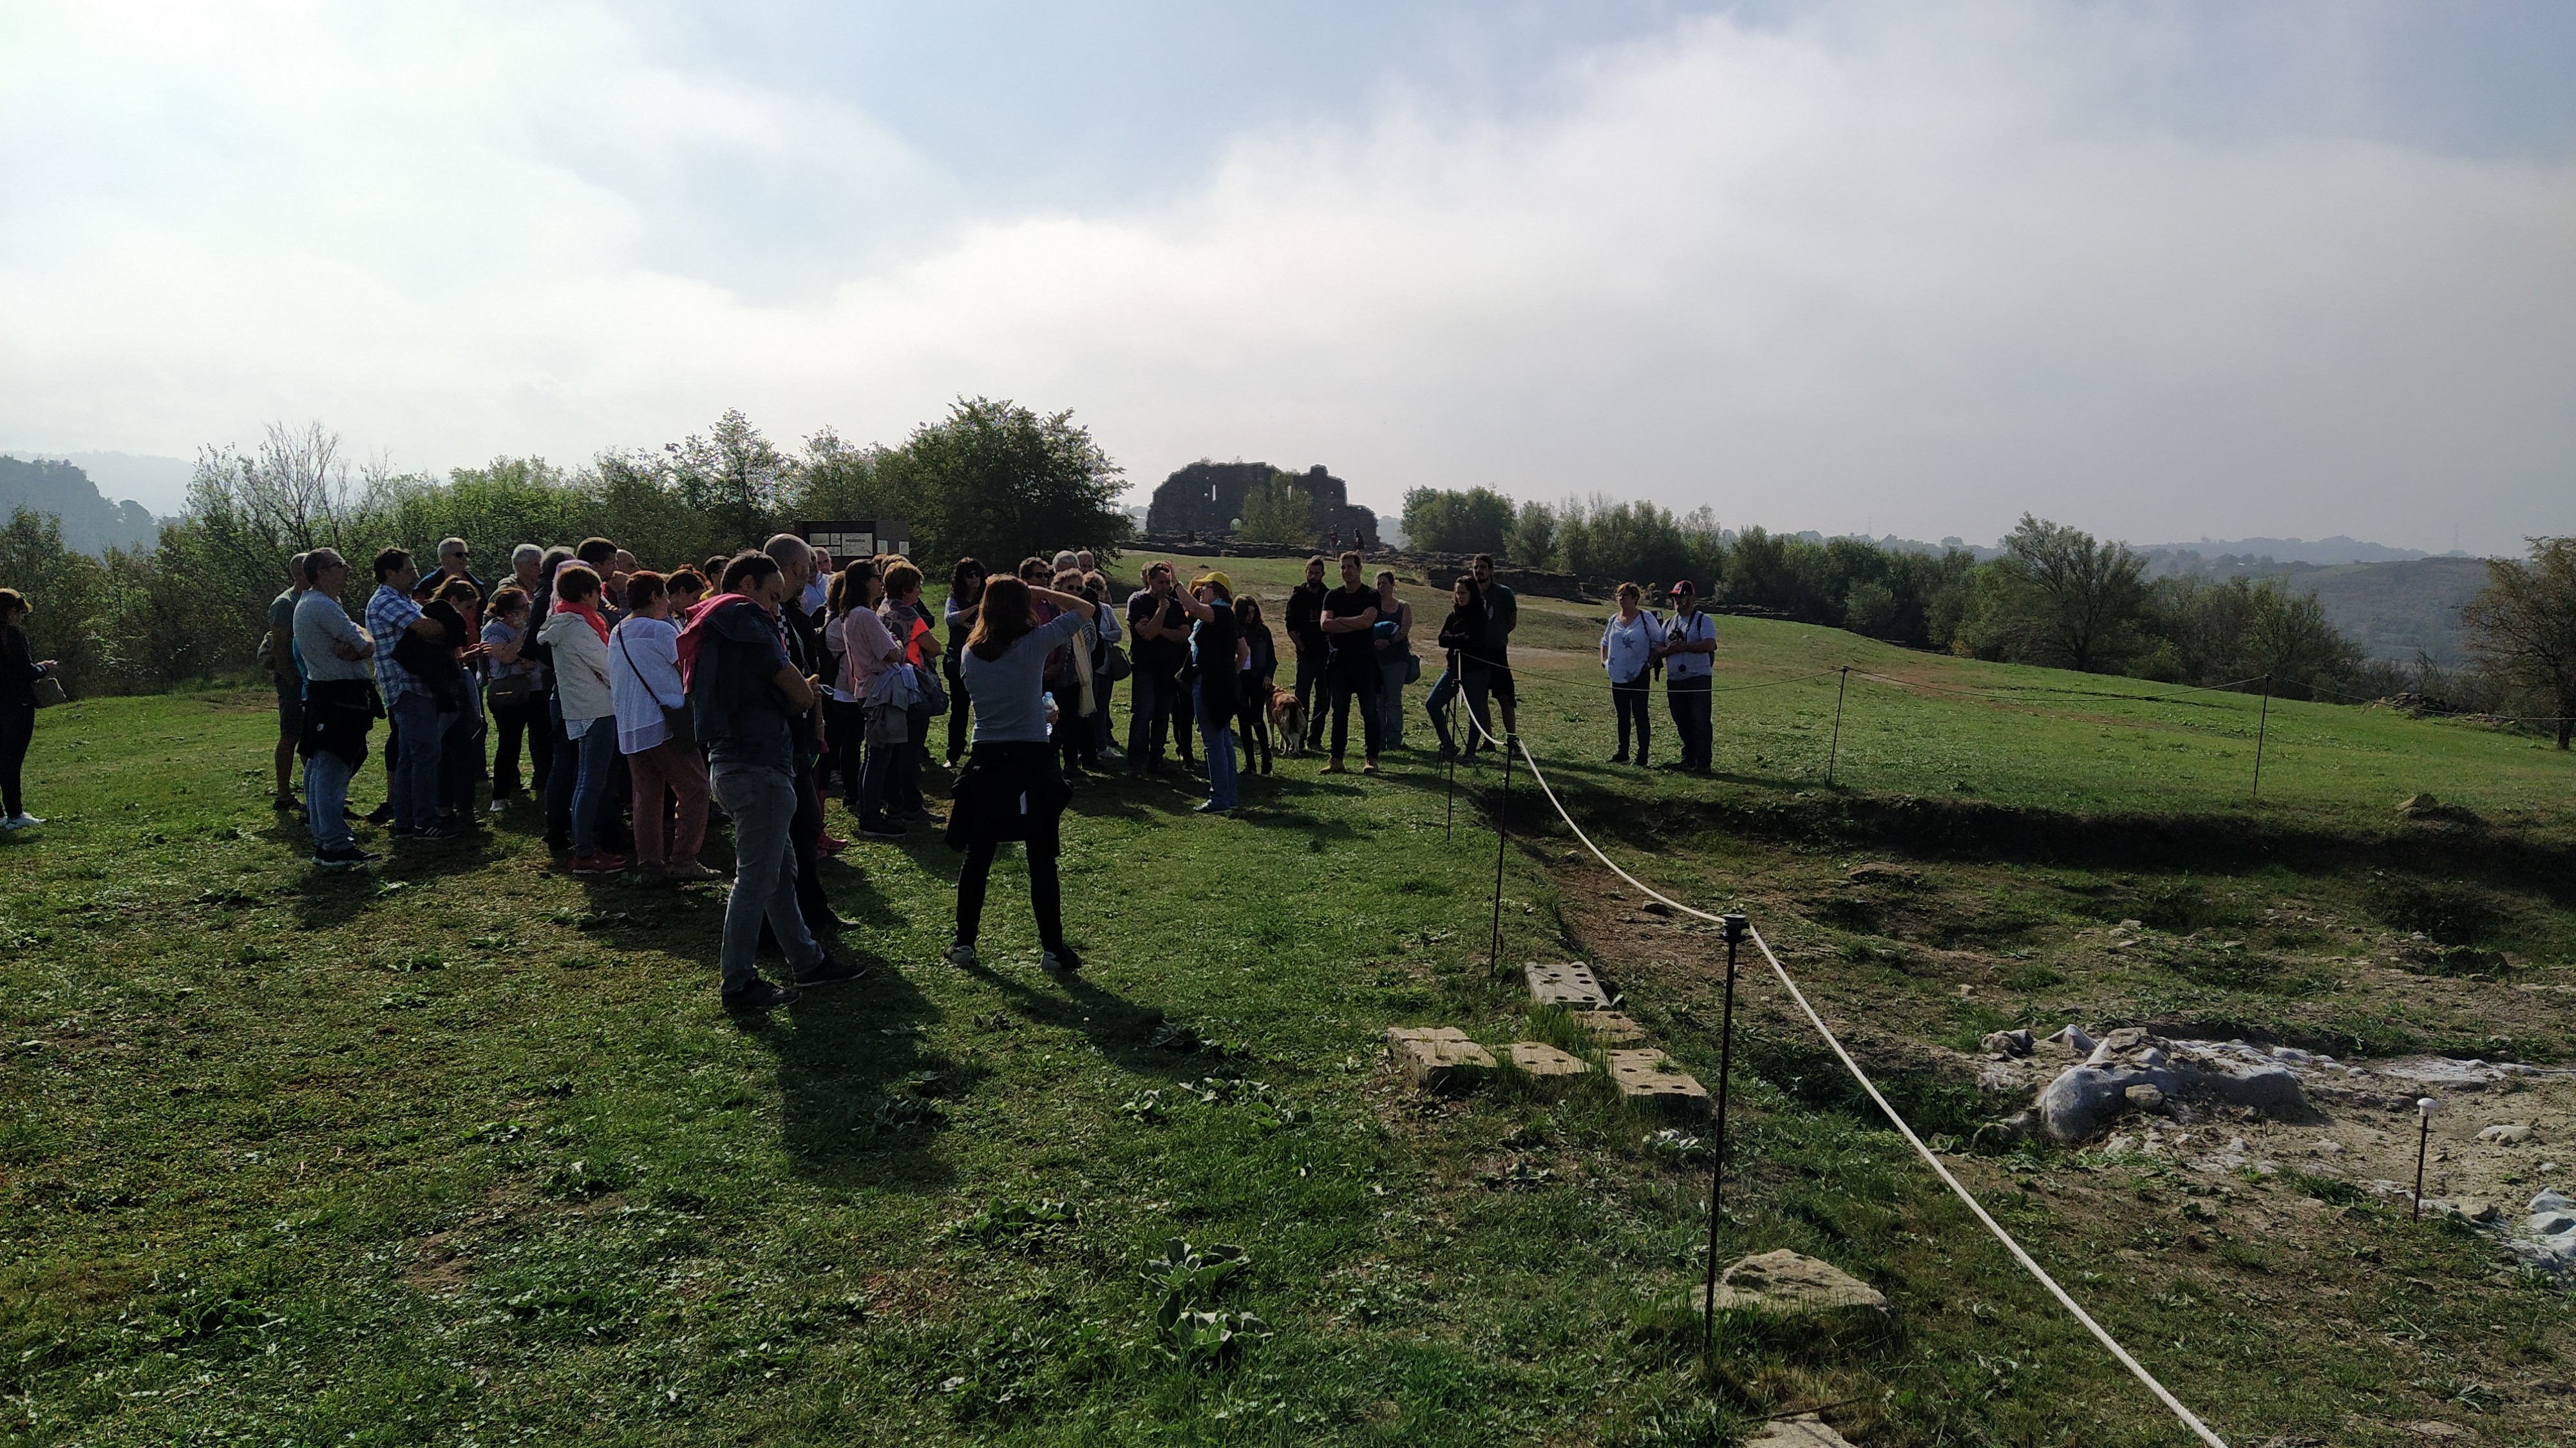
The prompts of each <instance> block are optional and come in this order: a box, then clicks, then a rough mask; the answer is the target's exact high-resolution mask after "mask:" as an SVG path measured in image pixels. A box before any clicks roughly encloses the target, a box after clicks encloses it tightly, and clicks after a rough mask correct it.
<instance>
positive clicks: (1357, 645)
mask: <svg viewBox="0 0 2576 1448" xmlns="http://www.w3.org/2000/svg"><path fill="white" fill-rule="evenodd" d="M1317 627H1319V628H1321V629H1322V630H1323V633H1324V640H1325V643H1326V645H1327V648H1328V650H1329V652H1328V654H1327V656H1326V658H1325V660H1324V697H1325V700H1326V701H1327V702H1326V705H1325V707H1326V708H1328V709H1330V710H1331V711H1332V715H1333V757H1332V758H1331V759H1330V760H1328V761H1326V763H1325V765H1324V773H1326V774H1340V773H1341V772H1342V752H1343V751H1344V750H1345V749H1346V748H1348V747H1349V745H1350V738H1351V701H1352V700H1353V699H1357V700H1359V701H1360V732H1361V738H1362V739H1363V741H1364V742H1365V743H1366V744H1367V747H1368V758H1367V760H1366V762H1364V763H1363V764H1362V765H1361V766H1360V772H1361V773H1363V774H1375V773H1377V750H1378V727H1379V726H1378V716H1377V686H1378V665H1377V590H1376V589H1374V588H1371V587H1369V586H1368V584H1367V583H1366V582H1364V581H1363V580H1362V578H1361V575H1360V555H1358V554H1357V553H1345V554H1343V555H1342V586H1341V587H1339V588H1337V589H1334V590H1333V591H1332V592H1331V593H1328V594H1325V595H1324V608H1323V616H1322V618H1321V620H1320V621H1319V623H1318V624H1317Z"/></svg>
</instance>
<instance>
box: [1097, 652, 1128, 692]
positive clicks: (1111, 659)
mask: <svg viewBox="0 0 2576 1448" xmlns="http://www.w3.org/2000/svg"><path fill="white" fill-rule="evenodd" d="M1134 672H1136V666H1135V665H1134V664H1131V663H1129V662H1128V661H1127V651H1126V650H1125V649H1122V648H1120V647H1119V646H1118V645H1116V644H1111V645H1110V646H1109V654H1108V657H1106V658H1104V659H1102V660H1101V661H1100V668H1099V670H1098V673H1099V675H1100V678H1101V681H1102V682H1104V683H1110V684H1114V683H1117V682H1118V681H1119V680H1121V679H1123V678H1126V677H1127V676H1128V675H1129V674H1132V673H1134Z"/></svg>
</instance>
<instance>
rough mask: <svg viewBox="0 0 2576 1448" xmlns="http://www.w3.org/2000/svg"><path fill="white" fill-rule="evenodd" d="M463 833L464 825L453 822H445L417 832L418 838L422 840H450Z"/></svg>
mask: <svg viewBox="0 0 2576 1448" xmlns="http://www.w3.org/2000/svg"><path fill="white" fill-rule="evenodd" d="M464 833H465V826H464V825H462V824H460V823H458V822H457V821H455V820H446V821H442V822H441V823H438V824H434V825H431V826H430V827H429V828H428V829H425V830H422V831H419V836H420V838H422V839H424V840H452V839H455V838H456V837H457V836H459V835H461V834H464Z"/></svg>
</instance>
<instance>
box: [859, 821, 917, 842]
mask: <svg viewBox="0 0 2576 1448" xmlns="http://www.w3.org/2000/svg"><path fill="white" fill-rule="evenodd" d="M907 833H909V832H908V831H907V830H905V829H904V827H903V826H902V825H900V824H897V823H895V822H894V821H893V820H890V819H873V820H861V821H860V822H859V838H861V839H863V840H899V839H902V838H903V837H904V835H905V834H907Z"/></svg>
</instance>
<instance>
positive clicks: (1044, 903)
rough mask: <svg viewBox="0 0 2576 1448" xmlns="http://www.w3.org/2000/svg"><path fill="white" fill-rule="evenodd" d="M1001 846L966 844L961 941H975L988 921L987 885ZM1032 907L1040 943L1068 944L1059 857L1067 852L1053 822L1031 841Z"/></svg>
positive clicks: (991, 842) (959, 885)
mask: <svg viewBox="0 0 2576 1448" xmlns="http://www.w3.org/2000/svg"><path fill="white" fill-rule="evenodd" d="M1000 849H1001V845H1000V843H999V842H997V841H994V840H976V841H973V842H971V843H970V844H968V845H967V846H966V863H965V865H964V866H963V867H961V868H960V869H959V870H958V872H957V943H958V944H960V945H972V944H974V943H975V935H976V933H977V932H978V931H979V930H981V929H982V928H983V925H984V887H985V885H986V883H987V882H988V881H989V880H990V879H991V878H992V874H993V856H994V854H995V853H996V852H997V851H999V850H1000ZM1028 853H1029V908H1030V911H1031V913H1032V914H1034V915H1036V916H1037V919H1038V944H1040V945H1041V946H1044V947H1045V948H1046V949H1048V950H1053V949H1055V948H1056V947H1057V946H1060V945H1062V944H1064V886H1063V884H1062V883H1061V882H1060V881H1058V880H1057V878H1056V872H1055V862H1056V857H1057V856H1058V855H1059V854H1061V853H1063V847H1062V844H1061V842H1060V840H1059V839H1058V837H1057V834H1056V829H1055V825H1054V824H1053V823H1052V822H1050V823H1049V824H1048V825H1047V827H1046V829H1045V830H1044V831H1043V832H1041V833H1036V834H1032V835H1031V836H1030V838H1029V841H1028Z"/></svg>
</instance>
